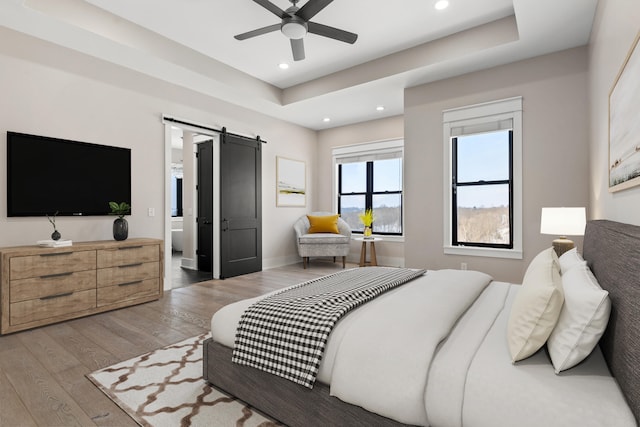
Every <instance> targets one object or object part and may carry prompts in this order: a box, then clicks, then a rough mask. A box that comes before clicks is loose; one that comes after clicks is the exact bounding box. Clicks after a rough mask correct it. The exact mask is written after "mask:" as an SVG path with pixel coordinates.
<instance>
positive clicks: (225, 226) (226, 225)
mask: <svg viewBox="0 0 640 427" xmlns="http://www.w3.org/2000/svg"><path fill="white" fill-rule="evenodd" d="M228 229H229V220H227V219H223V220H222V231H227V230H228Z"/></svg>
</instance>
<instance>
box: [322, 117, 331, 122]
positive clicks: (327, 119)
mask: <svg viewBox="0 0 640 427" xmlns="http://www.w3.org/2000/svg"><path fill="white" fill-rule="evenodd" d="M322 121H323V122H325V123H328V122H330V121H331V119H330V118H329V117H325V118H324V119H322Z"/></svg>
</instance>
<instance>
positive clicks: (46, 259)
mask: <svg viewBox="0 0 640 427" xmlns="http://www.w3.org/2000/svg"><path fill="white" fill-rule="evenodd" d="M163 260H164V256H163V242H162V240H157V239H129V240H125V241H119V242H118V241H115V240H110V241H100V242H81V243H74V244H73V246H69V247H61V248H41V247H38V246H20V247H12V248H0V265H1V268H0V311H1V314H2V316H1V317H0V322H1V323H0V333H1V334H7V333H11V332H16V331H21V330H24V329H29V328H34V327H37V326H42V325H47V324H50V323H55V322H60V321H63V320H68V319H74V318H77V317H82V316H87V315H90V314H95V313H100V312H103V311H108V310H113V309H116V308H121V307H127V306H130V305H134V304H140V303H143V302H148V301H153V300H156V299H159V298H160V297H162V291H163V277H164V268H163Z"/></svg>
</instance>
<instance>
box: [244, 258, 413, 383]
mask: <svg viewBox="0 0 640 427" xmlns="http://www.w3.org/2000/svg"><path fill="white" fill-rule="evenodd" d="M424 272H425V270H412V269H405V268H391V267H367V268H355V269H350V270H344V271H341V272H339V273H335V274H331V275H329V276H324V277H320V278H318V279H314V280H310V281H308V282H304V283H301V284H299V285H295V286H293V287H289V288H287V289H283V290H282V291H281V292H278V293H275V294H273V295H271V296H269V297H266V298H264V299H262V300H260V301H258V302H256V303H255V304H253V305H251V306H250V307H249V308H248V309H247V310H246V311H245V312H244V314H243V315H242V317H241V318H240V323H239V325H238V330H237V332H236V339H235V349H234V350H233V359H232V360H233V362H234V363H238V364H240V365H247V366H252V367H254V368H257V369H261V370H263V371H265V372H269V373H271V374H274V375H277V376H280V377H283V378H286V379H288V380H290V381H293V382H294V383H297V384H301V385H304V386H305V387H308V388H313V384H314V382H315V380H316V375H317V374H318V370H319V368H320V361H321V360H322V355H323V353H324V349H325V345H326V343H327V339H328V337H329V334H330V333H331V330H332V329H333V327H334V326H335V324H336V323H337V322H338V320H340V318H342V316H344V315H345V314H347V313H348V312H349V311H350V310H352V309H354V308H356V307H358V306H360V305H362V304H364V303H365V302H367V301H369V300H371V299H373V298H375V297H376V296H378V295H380V294H382V293H384V292H386V291H388V290H390V289H393V288H395V287H397V286H399V285H401V284H403V283H406V282H408V281H409V280H411V279H413V278H415V277H418V276H421V275H422V274H424Z"/></svg>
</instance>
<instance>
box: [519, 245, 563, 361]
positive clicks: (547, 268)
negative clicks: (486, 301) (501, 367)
mask: <svg viewBox="0 0 640 427" xmlns="http://www.w3.org/2000/svg"><path fill="white" fill-rule="evenodd" d="M552 252H553V248H549V249H545V250H544V251H542V252H540V253H539V254H538V255H537V256H536V257H535V258H534V259H533V260H532V261H531V263H530V264H529V267H527V271H526V273H525V275H524V279H523V280H522V286H521V287H520V289H519V290H518V294H517V295H516V298H515V300H514V302H513V306H512V307H511V313H510V315H509V322H508V324H507V342H508V345H509V352H510V353H511V360H512V361H513V362H517V361H518V360H522V359H526V358H527V357H529V356H531V355H532V354H534V353H535V352H536V351H538V350H539V349H540V348H541V347H542V346H543V345H544V343H545V342H546V341H547V338H549V335H550V334H551V331H553V328H554V326H555V325H556V323H557V321H558V317H559V316H560V310H561V309H562V302H563V300H564V298H563V296H562V284H561V278H560V270H559V268H558V265H557V264H556V263H555V262H554V261H553V255H552Z"/></svg>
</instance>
